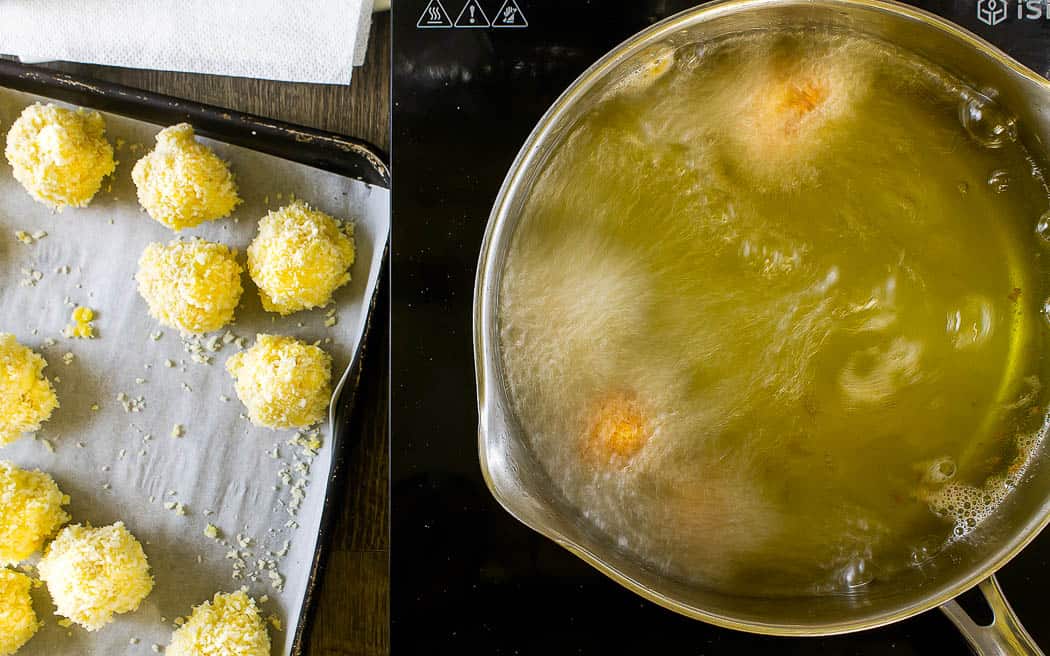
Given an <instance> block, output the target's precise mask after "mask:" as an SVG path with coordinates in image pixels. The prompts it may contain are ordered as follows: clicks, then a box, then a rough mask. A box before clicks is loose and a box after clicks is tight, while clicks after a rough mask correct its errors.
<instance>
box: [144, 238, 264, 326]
mask: <svg viewBox="0 0 1050 656" xmlns="http://www.w3.org/2000/svg"><path fill="white" fill-rule="evenodd" d="M243 272H244V269H243V268H241V265H240V264H238V263H237V253H236V251H232V250H230V249H229V248H227V247H226V246H224V245H222V244H216V243H213V242H209V241H204V240H202V239H194V240H192V241H173V242H171V243H170V244H168V245H167V246H164V245H163V244H150V245H149V246H147V247H146V250H145V251H144V252H143V253H142V257H141V258H139V269H138V273H136V274H135V280H136V281H137V282H138V288H139V294H141V295H142V298H143V299H144V300H145V301H146V305H148V306H149V313H150V315H152V316H153V317H154V318H155V319H156V320H157V321H159V322H160V323H161V324H163V325H165V326H168V327H170V328H177V329H179V330H180V331H182V332H183V333H184V334H201V333H206V332H210V331H213V330H218V329H219V328H222V327H223V326H225V325H226V324H228V323H230V322H231V321H232V320H233V315H234V311H235V310H236V308H237V304H238V303H239V302H240V300H241V294H242V293H243V291H244V288H243V287H242V286H241V274H242V273H243Z"/></svg>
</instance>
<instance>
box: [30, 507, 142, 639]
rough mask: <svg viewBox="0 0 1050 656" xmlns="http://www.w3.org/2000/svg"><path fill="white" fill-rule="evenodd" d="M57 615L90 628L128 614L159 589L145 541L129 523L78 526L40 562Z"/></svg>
mask: <svg viewBox="0 0 1050 656" xmlns="http://www.w3.org/2000/svg"><path fill="white" fill-rule="evenodd" d="M37 571H38V572H39V573H40V578H41V580H43V581H44V582H45V583H46V584H47V590H48V592H49V593H50V594H51V599H52V601H54V603H55V607H56V609H57V610H56V614H58V615H61V616H63V617H66V618H68V619H70V620H72V621H74V622H76V623H77V624H79V625H80V626H82V627H84V628H85V629H87V630H88V631H97V630H99V629H101V628H102V627H103V626H105V625H106V624H109V623H110V622H111V621H113V615H115V614H119V613H128V612H131V611H134V610H135V609H137V608H138V607H139V604H140V603H141V602H142V600H143V599H145V598H146V596H147V595H148V594H149V593H150V591H151V590H152V589H153V577H152V576H151V575H150V571H149V563H148V562H147V560H146V554H145V553H144V552H143V551H142V545H141V544H139V541H138V540H136V539H135V536H133V535H132V534H131V533H130V532H129V531H128V530H127V529H126V528H125V527H124V524H123V522H117V523H116V524H112V525H110V526H103V527H101V528H92V527H90V526H82V525H80V524H74V525H72V526H67V527H66V528H64V529H62V531H60V532H59V534H58V537H56V538H55V540H54V541H53V542H52V543H51V544H50V545H48V547H47V551H46V552H45V553H44V557H43V558H42V559H41V560H40V564H39V565H38V566H37Z"/></svg>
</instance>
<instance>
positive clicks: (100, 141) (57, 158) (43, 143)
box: [4, 103, 116, 211]
mask: <svg viewBox="0 0 1050 656" xmlns="http://www.w3.org/2000/svg"><path fill="white" fill-rule="evenodd" d="M4 155H6V156H7V161H8V162H9V163H10V164H11V168H12V169H13V170H14V175H15V180H18V182H20V183H21V184H22V186H23V187H25V190H26V191H28V192H29V195H30V196H32V197H33V198H34V199H36V200H37V201H39V202H41V203H43V204H45V205H47V206H49V207H51V208H53V209H55V210H59V211H61V210H62V208H64V207H84V206H85V205H87V204H88V203H90V202H91V199H92V198H93V197H94V196H95V194H96V193H98V190H99V188H100V187H101V186H102V179H103V178H105V177H106V176H107V175H109V174H110V173H112V172H113V169H115V168H116V162H114V161H113V147H112V146H110V145H109V142H108V141H106V123H105V121H104V120H103V118H102V115H101V114H99V113H98V112H91V111H87V110H84V109H78V110H72V109H66V108H64V107H58V106H57V105H50V104H49V105H42V104H40V103H37V104H35V105H30V106H29V107H26V108H25V109H24V110H22V114H21V115H20V116H19V117H18V119H17V120H16V121H15V122H14V124H12V125H11V129H10V130H9V131H8V133H7V147H6V149H5V150H4Z"/></svg>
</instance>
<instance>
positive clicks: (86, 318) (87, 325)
mask: <svg viewBox="0 0 1050 656" xmlns="http://www.w3.org/2000/svg"><path fill="white" fill-rule="evenodd" d="M94 320H95V311H94V310H92V309H91V308H89V307H85V306H83V305H78V306H77V307H75V308H73V314H72V316H71V317H70V321H71V323H70V324H69V325H68V326H66V327H65V328H64V329H63V330H62V335H63V336H64V337H68V338H69V339H94V338H95V325H94V324H93V323H92V322H93V321H94Z"/></svg>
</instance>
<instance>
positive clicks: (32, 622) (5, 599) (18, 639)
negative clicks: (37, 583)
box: [0, 568, 40, 656]
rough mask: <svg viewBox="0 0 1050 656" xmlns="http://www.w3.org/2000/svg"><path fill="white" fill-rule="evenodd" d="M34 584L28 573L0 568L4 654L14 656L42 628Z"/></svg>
mask: <svg viewBox="0 0 1050 656" xmlns="http://www.w3.org/2000/svg"><path fill="white" fill-rule="evenodd" d="M32 587H33V580H32V579H31V578H29V577H28V576H26V575H25V574H22V573H21V572H15V571H13V570H10V569H2V568H0V656H11V654H13V653H15V652H16V651H18V650H19V648H21V647H22V645H24V644H25V643H27V642H29V639H30V638H32V637H33V636H34V635H35V634H36V632H37V629H39V628H40V622H39V620H37V618H36V613H35V612H33V598H32V597H30V596H29V590H30V588H32Z"/></svg>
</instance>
